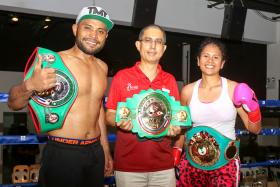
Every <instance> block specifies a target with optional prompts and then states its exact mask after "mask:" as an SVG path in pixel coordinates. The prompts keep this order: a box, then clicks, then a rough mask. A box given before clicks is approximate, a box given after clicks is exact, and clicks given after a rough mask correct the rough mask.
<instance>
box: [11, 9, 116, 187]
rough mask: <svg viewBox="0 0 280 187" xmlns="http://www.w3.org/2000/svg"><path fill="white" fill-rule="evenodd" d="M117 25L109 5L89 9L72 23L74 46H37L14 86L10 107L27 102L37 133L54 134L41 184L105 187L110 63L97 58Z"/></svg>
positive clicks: (108, 157) (109, 162)
mask: <svg viewBox="0 0 280 187" xmlns="http://www.w3.org/2000/svg"><path fill="white" fill-rule="evenodd" d="M112 27H113V22H112V21H111V20H110V18H109V15H108V14H107V12H106V11H105V10H104V9H102V8H101V7H97V6H90V7H84V8H83V9H82V10H81V12H80V13H79V15H78V17H77V19H76V23H75V24H74V25H73V27H72V30H73V34H74V36H75V37H76V39H75V45H74V46H73V47H72V48H70V49H68V50H65V51H60V52H58V53H56V52H53V51H50V50H47V49H43V48H37V49H36V50H35V52H36V53H34V54H35V55H34V54H33V56H34V61H33V63H32V64H31V65H30V67H28V65H27V68H26V69H27V71H26V72H25V79H24V81H23V82H22V83H21V84H19V85H17V86H14V87H12V88H11V90H10V97H9V101H8V105H9V107H10V108H11V109H13V110H20V109H22V108H24V107H26V106H27V105H28V107H29V109H30V113H31V115H32V119H33V121H34V125H35V128H36V130H37V132H38V133H44V132H46V133H47V134H48V137H49V140H48V142H47V145H46V147H45V149H44V153H43V158H42V161H41V162H42V163H41V169H40V176H39V186H50V187H56V186H58V187H62V186H67V187H69V186H73V187H74V186H81V187H83V186H94V187H103V186H104V184H103V183H104V170H105V174H106V172H112V158H111V155H110V152H109V146H108V140H107V133H106V126H105V124H104V109H103V105H102V98H103V95H104V92H105V90H106V87H107V70H108V67H107V65H106V64H105V63H104V62H103V61H101V60H100V59H98V58H96V57H95V54H96V53H97V52H99V51H100V50H101V49H102V48H103V46H104V44H105V41H106V38H107V36H108V32H109V31H110V30H111V29H112ZM104 153H105V157H104ZM104 158H105V159H104ZM104 165H105V169H104Z"/></svg>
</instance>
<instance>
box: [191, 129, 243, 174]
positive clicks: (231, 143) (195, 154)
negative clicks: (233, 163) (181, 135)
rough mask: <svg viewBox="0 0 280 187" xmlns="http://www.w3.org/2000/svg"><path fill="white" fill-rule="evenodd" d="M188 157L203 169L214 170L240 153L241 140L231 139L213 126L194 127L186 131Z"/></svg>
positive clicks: (193, 163) (194, 164)
mask: <svg viewBox="0 0 280 187" xmlns="http://www.w3.org/2000/svg"><path fill="white" fill-rule="evenodd" d="M186 145H187V150H186V158H187V160H188V161H189V163H190V164H191V165H192V166H194V167H196V168H199V169H202V170H214V169H218V168H220V167H222V166H224V165H226V164H227V163H228V162H229V161H230V160H232V159H234V158H236V157H237V156H238V155H239V145H240V141H239V139H238V140H231V139H229V138H227V137H226V136H224V135H222V134H221V133H219V132H218V131H216V130H215V129H213V128H210V127H207V126H198V127H193V128H192V129H191V130H189V131H188V132H187V133H186Z"/></svg>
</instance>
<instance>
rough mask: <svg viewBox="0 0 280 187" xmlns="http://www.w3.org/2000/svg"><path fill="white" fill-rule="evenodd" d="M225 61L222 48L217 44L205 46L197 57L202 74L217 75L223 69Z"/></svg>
mask: <svg viewBox="0 0 280 187" xmlns="http://www.w3.org/2000/svg"><path fill="white" fill-rule="evenodd" d="M224 63H225V60H224V59H223V54H222V51H221V50H220V48H219V47H218V46H217V45H215V44H212V43H210V44H208V45H205V46H204V48H203V49H202V50H201V53H200V55H199V56H198V57H197V65H198V66H199V68H200V70H201V72H202V74H205V75H217V74H219V72H220V70H221V69H222V68H223V66H224Z"/></svg>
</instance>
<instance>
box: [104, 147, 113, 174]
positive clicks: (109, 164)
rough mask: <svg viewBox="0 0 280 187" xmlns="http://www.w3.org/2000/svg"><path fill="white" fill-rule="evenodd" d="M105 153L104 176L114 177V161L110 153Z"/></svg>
mask: <svg viewBox="0 0 280 187" xmlns="http://www.w3.org/2000/svg"><path fill="white" fill-rule="evenodd" d="M104 153H105V168H104V175H105V177H108V176H112V175H113V159H112V156H111V154H110V153H109V152H107V153H106V152H104Z"/></svg>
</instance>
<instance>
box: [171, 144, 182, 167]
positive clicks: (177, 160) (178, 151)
mask: <svg viewBox="0 0 280 187" xmlns="http://www.w3.org/2000/svg"><path fill="white" fill-rule="evenodd" d="M181 153H182V149H181V148H179V147H173V158H174V166H178V165H179V163H180V159H181Z"/></svg>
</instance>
